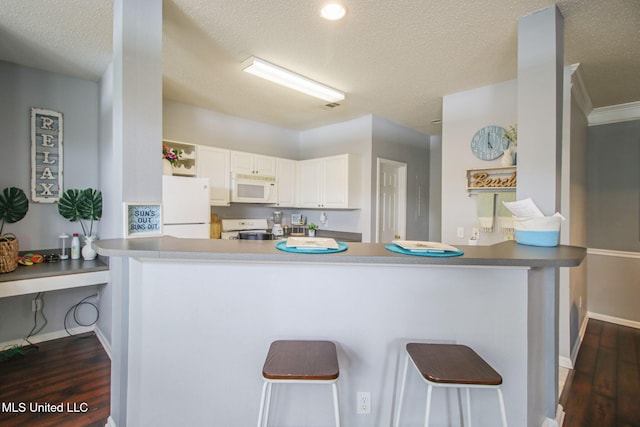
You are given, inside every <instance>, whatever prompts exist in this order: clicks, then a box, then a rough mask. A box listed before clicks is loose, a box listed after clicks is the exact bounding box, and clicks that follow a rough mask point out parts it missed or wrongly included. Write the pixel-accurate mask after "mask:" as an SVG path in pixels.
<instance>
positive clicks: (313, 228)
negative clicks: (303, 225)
mask: <svg viewBox="0 0 640 427" xmlns="http://www.w3.org/2000/svg"><path fill="white" fill-rule="evenodd" d="M317 229H318V226H317V225H316V224H314V223H312V222H311V223H309V230H313V231H316V230H317Z"/></svg>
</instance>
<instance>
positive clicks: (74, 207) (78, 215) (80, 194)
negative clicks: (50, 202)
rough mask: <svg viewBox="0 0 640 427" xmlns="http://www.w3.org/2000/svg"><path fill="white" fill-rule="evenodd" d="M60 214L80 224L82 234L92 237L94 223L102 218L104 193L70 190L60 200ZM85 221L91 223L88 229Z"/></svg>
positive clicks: (91, 189)
mask: <svg viewBox="0 0 640 427" xmlns="http://www.w3.org/2000/svg"><path fill="white" fill-rule="evenodd" d="M58 213H59V214H60V215H61V216H62V217H63V218H65V219H68V220H69V221H72V222H76V221H77V222H79V223H80V227H82V233H83V234H84V235H85V236H92V235H93V222H94V221H99V220H100V218H102V192H101V191H98V190H94V189H93V188H86V189H84V190H78V189H75V188H72V189H69V190H67V191H65V192H64V193H63V194H62V197H60V200H58ZM84 221H89V226H88V227H87V226H86V225H85V223H84ZM87 229H88V231H89V232H88V233H87Z"/></svg>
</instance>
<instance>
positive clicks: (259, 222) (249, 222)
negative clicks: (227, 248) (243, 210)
mask: <svg viewBox="0 0 640 427" xmlns="http://www.w3.org/2000/svg"><path fill="white" fill-rule="evenodd" d="M220 223H221V226H222V228H221V233H220V238H222V239H225V240H237V239H242V238H246V239H250V240H271V232H270V230H269V223H268V222H267V220H266V219H223V220H220ZM267 237H268V238H267Z"/></svg>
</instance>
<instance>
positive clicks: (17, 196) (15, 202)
mask: <svg viewBox="0 0 640 427" xmlns="http://www.w3.org/2000/svg"><path fill="white" fill-rule="evenodd" d="M28 210H29V199H27V196H26V195H25V194H24V191H22V190H21V189H20V188H17V187H8V188H5V189H4V190H3V191H2V193H0V220H1V221H2V223H1V224H0V236H1V235H2V229H3V228H4V223H5V222H7V223H9V224H12V223H14V222H18V221H20V220H21V219H22V218H24V217H25V215H27V211H28Z"/></svg>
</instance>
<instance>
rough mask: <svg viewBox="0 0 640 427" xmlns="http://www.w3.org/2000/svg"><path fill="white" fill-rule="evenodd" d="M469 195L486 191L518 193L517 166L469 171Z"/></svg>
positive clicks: (467, 178)
mask: <svg viewBox="0 0 640 427" xmlns="http://www.w3.org/2000/svg"><path fill="white" fill-rule="evenodd" d="M466 175H467V176H466V182H467V195H468V196H471V195H472V194H477V193H479V192H486V191H516V184H517V168H516V166H506V167H504V166H503V167H494V168H480V169H467V173H466Z"/></svg>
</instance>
